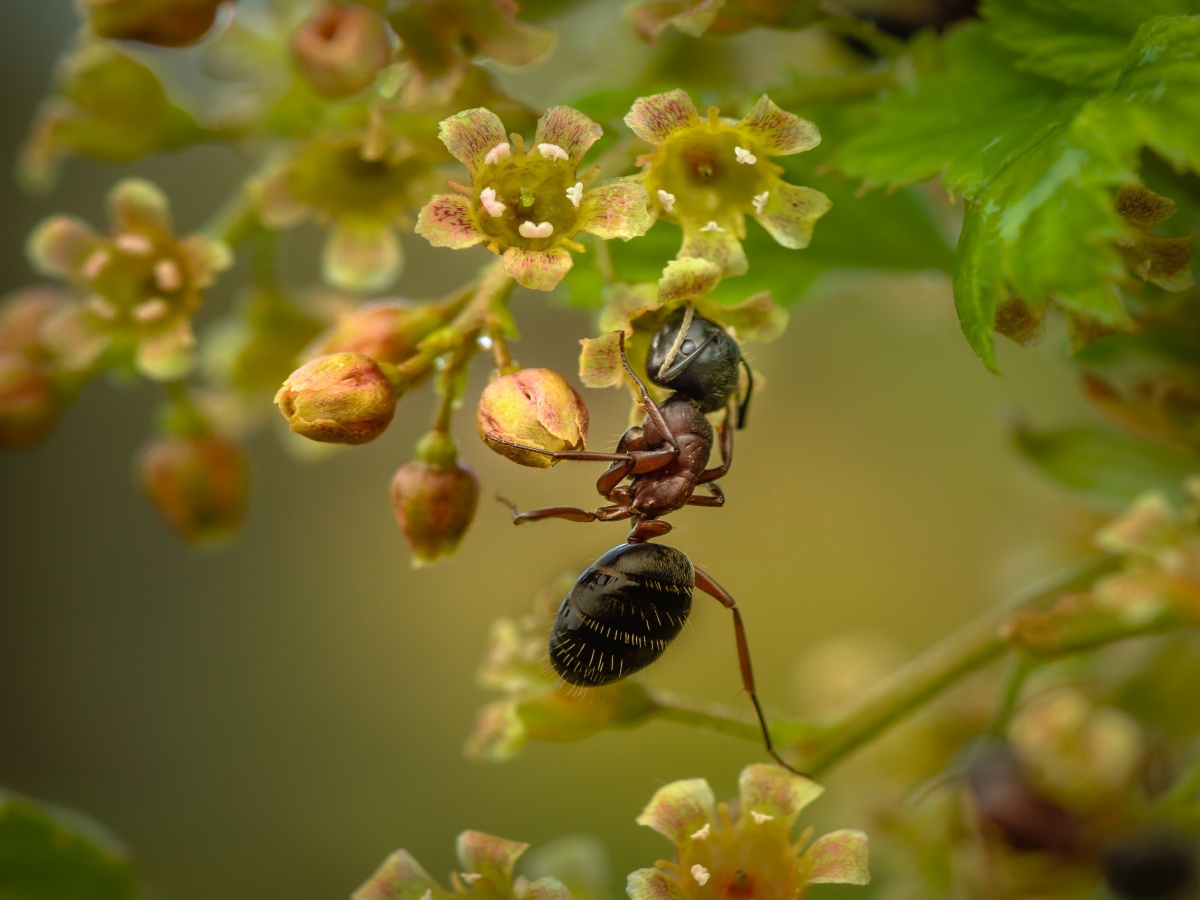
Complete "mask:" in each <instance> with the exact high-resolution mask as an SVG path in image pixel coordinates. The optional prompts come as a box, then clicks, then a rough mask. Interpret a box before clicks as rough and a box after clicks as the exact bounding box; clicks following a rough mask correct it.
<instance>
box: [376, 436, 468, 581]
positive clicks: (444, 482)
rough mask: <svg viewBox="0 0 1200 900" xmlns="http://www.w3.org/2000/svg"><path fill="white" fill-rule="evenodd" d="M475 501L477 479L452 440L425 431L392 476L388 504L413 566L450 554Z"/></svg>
mask: <svg viewBox="0 0 1200 900" xmlns="http://www.w3.org/2000/svg"><path fill="white" fill-rule="evenodd" d="M478 505H479V479H478V478H476V477H475V473H474V472H473V471H472V470H471V469H470V468H469V467H468V466H466V465H463V464H462V463H461V462H459V461H458V454H457V452H456V451H455V447H454V441H453V440H451V438H450V436H449V435H448V434H446V433H444V432H439V431H431V432H430V433H429V434H427V435H425V437H424V438H422V440H421V442H420V444H418V445H417V458H416V459H414V460H413V461H412V462H409V463H405V464H404V465H403V466H401V467H400V468H399V469H397V470H396V474H395V476H394V477H393V478H392V510H393V511H394V512H395V514H396V524H397V525H399V526H400V532H401V533H402V534H403V535H404V539H405V540H406V541H408V546H409V549H410V550H412V555H413V565H414V566H423V565H426V564H428V563H432V562H436V561H437V560H438V559H440V558H441V557H443V556H450V555H451V554H453V553H454V551H455V550H457V549H458V544H459V542H460V541H461V540H462V538H463V535H464V534H466V533H467V529H468V528H469V527H470V525H471V521H472V520H473V519H474V518H475V509H476V507H477V506H478Z"/></svg>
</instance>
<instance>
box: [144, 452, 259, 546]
mask: <svg viewBox="0 0 1200 900" xmlns="http://www.w3.org/2000/svg"><path fill="white" fill-rule="evenodd" d="M135 468H136V471H135V474H136V477H137V480H138V483H139V484H140V485H141V487H142V490H144V491H145V492H146V496H147V497H148V498H149V500H150V502H151V503H152V504H153V505H154V508H155V509H156V510H158V512H159V514H160V515H161V516H162V517H163V518H164V519H166V521H167V524H169V525H170V526H171V527H172V528H173V529H174V530H175V531H176V533H178V534H179V536H180V537H182V538H183V539H184V540H185V541H187V542H188V543H190V544H211V543H216V542H218V541H222V540H226V539H228V538H230V537H232V536H233V534H234V533H235V532H236V531H237V530H238V528H239V527H240V526H241V524H242V519H243V516H244V513H245V509H246V484H247V465H246V457H245V454H244V453H243V452H242V449H241V448H240V447H239V446H238V445H237V444H235V443H234V442H233V441H231V440H229V439H227V438H223V437H218V436H216V435H196V436H188V437H161V438H155V439H154V440H152V441H151V442H150V443H149V444H147V445H146V446H145V447H144V448H143V449H142V451H141V453H140V454H139V455H138V458H137V463H136V467H135Z"/></svg>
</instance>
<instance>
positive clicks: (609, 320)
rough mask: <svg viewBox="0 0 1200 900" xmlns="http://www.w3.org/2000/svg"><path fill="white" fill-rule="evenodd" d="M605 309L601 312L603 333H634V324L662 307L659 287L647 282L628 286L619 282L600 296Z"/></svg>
mask: <svg viewBox="0 0 1200 900" xmlns="http://www.w3.org/2000/svg"><path fill="white" fill-rule="evenodd" d="M600 297H601V299H602V300H603V301H604V307H603V309H602V310H601V311H600V330H601V331H624V332H625V333H626V334H632V333H633V323H634V322H635V321H636V320H637V319H639V318H641V317H642V316H644V315H646V314H647V313H652V312H654V311H655V310H656V309H658V307H659V306H660V303H659V299H658V287H657V286H656V285H653V284H647V283H646V282H640V283H638V284H626V283H624V282H620V281H619V282H617V283H615V284H612V285H609V286H608V287H605V288H604V289H603V291H602V292H601V294H600Z"/></svg>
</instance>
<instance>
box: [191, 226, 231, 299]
mask: <svg viewBox="0 0 1200 900" xmlns="http://www.w3.org/2000/svg"><path fill="white" fill-rule="evenodd" d="M179 249H180V251H181V252H182V253H183V258H184V259H186V260H187V264H188V274H189V275H190V276H191V280H192V284H194V285H195V286H196V287H199V288H206V287H208V286H209V285H211V284H212V283H213V281H214V280H215V279H216V277H217V274H218V273H220V272H224V271H225V270H226V269H228V268H229V267H230V266H232V265H233V251H232V250H231V249H230V248H229V245H228V244H223V243H221V242H220V241H214V240H213V239H212V238H209V237H205V236H204V235H202V234H190V235H188V236H187V237H185V238H184V239H183V240H181V241H180V242H179Z"/></svg>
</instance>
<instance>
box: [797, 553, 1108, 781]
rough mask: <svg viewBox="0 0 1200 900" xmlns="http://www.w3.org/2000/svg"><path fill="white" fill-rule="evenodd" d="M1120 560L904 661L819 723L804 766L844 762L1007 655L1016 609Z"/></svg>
mask: <svg viewBox="0 0 1200 900" xmlns="http://www.w3.org/2000/svg"><path fill="white" fill-rule="evenodd" d="M1116 565H1117V561H1116V560H1114V559H1113V558H1111V557H1100V558H1093V559H1090V560H1088V561H1087V562H1085V563H1083V564H1081V565H1079V566H1077V567H1075V568H1073V569H1071V570H1069V571H1067V572H1066V573H1064V574H1062V575H1059V576H1057V577H1055V578H1052V579H1050V580H1049V581H1047V582H1045V583H1042V584H1038V585H1034V586H1033V587H1032V588H1029V589H1027V590H1024V591H1020V592H1018V593H1016V594H1015V595H1013V596H1012V597H1010V598H1008V599H1007V600H1005V601H1003V602H1001V603H1000V604H998V605H996V606H995V607H993V608H992V609H989V610H988V611H987V612H985V613H983V614H982V615H981V616H979V618H977V619H976V620H975V621H973V622H971V623H969V624H968V625H967V626H966V627H964V628H963V629H961V630H960V631H959V632H958V633H957V634H954V635H951V636H950V637H948V638H946V639H945V640H943V641H942V642H941V643H939V644H935V645H934V646H933V647H930V648H929V649H928V650H926V651H925V652H924V653H923V654H921V655H920V656H918V657H917V658H916V659H914V660H912V661H911V662H909V663H908V664H907V665H905V666H904V667H902V668H901V669H900V670H899V671H897V672H896V673H895V674H893V675H892V676H891V677H890V678H888V679H886V680H884V681H883V682H882V683H881V684H879V685H878V686H877V687H876V688H875V689H874V690H872V691H870V692H868V694H867V695H866V696H865V697H863V698H862V699H861V700H860V701H859V702H858V703H856V704H854V705H853V706H852V707H851V708H850V709H848V710H846V711H845V712H844V713H842V714H841V715H839V716H837V717H836V718H834V719H833V720H832V721H830V722H827V723H824V724H822V725H820V726H818V728H817V730H816V732H815V734H814V735H813V737H812V738H810V739H809V740H808V741H806V742H805V744H806V746H802V747H801V754H800V760H799V767H800V768H801V769H803V770H804V771H806V772H812V773H814V774H816V773H818V772H821V771H824V770H825V769H828V768H830V767H831V766H833V765H834V764H836V763H838V762H840V761H841V760H842V759H844V758H845V757H847V756H849V755H850V754H851V753H853V752H854V751H855V750H857V749H858V748H859V747H861V746H862V745H863V744H865V743H867V742H868V741H870V740H871V739H872V738H874V737H875V736H876V735H878V734H880V733H881V732H883V731H885V730H886V729H887V728H889V727H890V726H892V725H894V724H895V723H896V722H898V721H900V720H901V719H903V718H904V717H905V716H907V715H909V714H910V713H912V712H914V711H916V710H917V709H919V708H921V707H922V706H924V705H925V704H926V703H928V702H929V701H930V700H932V699H933V698H935V697H937V696H938V695H939V694H941V693H942V692H943V691H945V690H946V689H947V688H949V687H950V686H951V685H954V684H957V683H958V682H959V681H961V680H962V679H963V678H965V677H966V676H968V675H970V674H972V673H973V672H976V671H978V670H979V669H982V668H983V667H984V666H986V665H987V664H988V663H991V662H993V661H995V660H996V659H999V658H1000V657H1001V656H1003V655H1004V653H1005V652H1006V651H1007V650H1008V649H1009V645H1008V642H1007V641H1006V640H1005V639H1004V637H1003V636H1002V635H1001V633H1000V626H1001V625H1002V624H1003V623H1004V621H1005V620H1006V619H1007V618H1008V617H1009V616H1011V615H1012V614H1013V613H1014V612H1015V611H1017V610H1018V609H1025V608H1035V609H1036V608H1042V607H1045V606H1048V605H1050V604H1051V603H1053V602H1054V601H1055V600H1057V599H1058V598H1059V597H1060V596H1062V595H1063V594H1065V593H1069V592H1071V591H1075V590H1081V589H1083V588H1085V587H1087V586H1088V585H1090V584H1091V583H1092V582H1093V581H1095V580H1096V578H1098V577H1099V576H1100V575H1102V574H1104V573H1105V572H1108V571H1111V570H1112V569H1113V568H1114V567H1115V566H1116Z"/></svg>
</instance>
